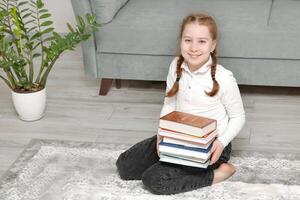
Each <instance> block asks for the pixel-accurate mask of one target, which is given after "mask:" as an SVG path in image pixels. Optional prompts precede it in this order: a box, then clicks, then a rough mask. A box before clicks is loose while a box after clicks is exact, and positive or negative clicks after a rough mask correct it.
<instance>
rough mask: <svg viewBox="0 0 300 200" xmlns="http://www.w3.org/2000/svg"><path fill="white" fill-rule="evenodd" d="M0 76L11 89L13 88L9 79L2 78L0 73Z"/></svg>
mask: <svg viewBox="0 0 300 200" xmlns="http://www.w3.org/2000/svg"><path fill="white" fill-rule="evenodd" d="M0 78H1V79H2V80H3V81H4V82H5V83H6V85H8V87H9V88H10V89H11V90H12V89H13V87H12V86H11V84H10V83H9V81H8V80H7V79H6V78H4V77H3V76H1V75H0Z"/></svg>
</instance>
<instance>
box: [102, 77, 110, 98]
mask: <svg viewBox="0 0 300 200" xmlns="http://www.w3.org/2000/svg"><path fill="white" fill-rule="evenodd" d="M112 82H113V79H108V78H103V79H101V83H100V90H99V95H101V96H105V95H107V93H108V91H109V89H110V87H111V85H112Z"/></svg>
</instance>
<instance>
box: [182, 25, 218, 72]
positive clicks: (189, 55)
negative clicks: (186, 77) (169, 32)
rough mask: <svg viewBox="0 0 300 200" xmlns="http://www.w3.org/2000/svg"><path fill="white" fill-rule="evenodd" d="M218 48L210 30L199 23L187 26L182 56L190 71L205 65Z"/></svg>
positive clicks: (183, 35)
mask: <svg viewBox="0 0 300 200" xmlns="http://www.w3.org/2000/svg"><path fill="white" fill-rule="evenodd" d="M215 47H216V41H215V40H213V39H212V38H211V35H210V32H209V29H208V27H207V26H205V25H199V24H197V23H190V24H186V25H185V28H184V30H183V33H182V38H181V43H180V49H181V55H182V56H183V57H184V60H185V62H187V64H188V66H189V69H190V70H191V71H195V70H197V69H199V68H200V67H201V66H202V65H204V64H205V63H206V62H207V61H208V59H209V56H210V52H212V51H213V50H214V49H215Z"/></svg>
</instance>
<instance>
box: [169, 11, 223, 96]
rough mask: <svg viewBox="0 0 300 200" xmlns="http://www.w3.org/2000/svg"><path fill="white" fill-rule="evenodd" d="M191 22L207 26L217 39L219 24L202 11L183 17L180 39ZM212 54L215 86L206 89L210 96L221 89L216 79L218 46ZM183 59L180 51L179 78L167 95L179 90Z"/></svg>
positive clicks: (212, 75) (174, 93)
mask: <svg viewBox="0 0 300 200" xmlns="http://www.w3.org/2000/svg"><path fill="white" fill-rule="evenodd" d="M190 23H198V24H199V25H204V26H207V27H208V30H209V32H210V35H211V37H212V40H213V41H217V37H218V35H217V33H218V30H217V24H216V22H215V20H214V19H213V18H212V17H211V16H209V15H207V14H202V13H197V14H190V15H188V16H187V17H186V18H184V19H183V21H182V24H181V28H180V34H179V39H180V40H181V39H182V34H183V31H184V28H185V26H186V25H187V24H190ZM210 55H211V58H212V64H211V78H212V81H213V88H212V90H211V91H210V92H206V91H205V93H206V94H207V95H209V96H214V95H216V94H217V92H218V91H219V83H218V82H217V80H216V69H217V64H218V58H217V51H216V48H215V49H214V51H213V52H211V54H210ZM183 61H184V58H183V56H182V55H181V54H180V53H179V55H178V60H177V67H176V75H177V78H176V81H175V83H174V85H173V87H172V88H171V89H170V91H169V92H168V93H167V97H172V96H174V95H176V94H177V92H178V90H179V80H180V78H181V75H182V68H181V65H182V63H183Z"/></svg>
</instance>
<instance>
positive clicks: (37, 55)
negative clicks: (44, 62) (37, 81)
mask: <svg viewBox="0 0 300 200" xmlns="http://www.w3.org/2000/svg"><path fill="white" fill-rule="evenodd" d="M39 56H41V54H40V53H35V54H33V56H32V57H33V58H37V57H39Z"/></svg>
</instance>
